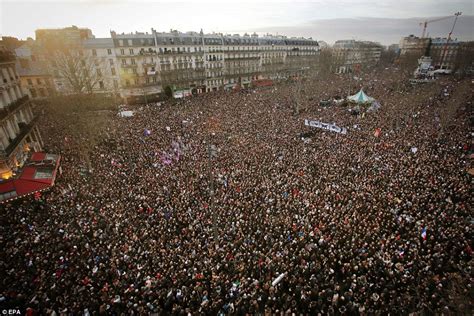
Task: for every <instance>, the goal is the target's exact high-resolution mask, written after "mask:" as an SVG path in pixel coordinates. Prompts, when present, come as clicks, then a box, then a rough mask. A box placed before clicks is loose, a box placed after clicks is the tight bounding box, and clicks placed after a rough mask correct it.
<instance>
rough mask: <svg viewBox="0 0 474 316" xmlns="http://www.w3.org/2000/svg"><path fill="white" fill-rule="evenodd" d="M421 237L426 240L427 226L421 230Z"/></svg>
mask: <svg viewBox="0 0 474 316" xmlns="http://www.w3.org/2000/svg"><path fill="white" fill-rule="evenodd" d="M421 238H423V240H426V227H424V228H423V229H422V230H421Z"/></svg>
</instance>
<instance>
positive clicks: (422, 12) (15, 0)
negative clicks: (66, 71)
mask: <svg viewBox="0 0 474 316" xmlns="http://www.w3.org/2000/svg"><path fill="white" fill-rule="evenodd" d="M457 11H461V12H463V15H462V16H461V17H460V18H459V20H458V23H457V25H456V30H458V29H459V32H458V36H459V37H460V38H461V39H468V40H469V39H472V36H473V35H472V34H474V19H473V18H472V16H474V0H445V1H441V0H396V1H394V0H374V1H366V0H313V1H299V0H293V1H290V0H280V1H279V0H273V1H270V0H219V1H218V0H202V1H199V0H196V1H190V0H187V1H182V2H180V1H171V0H158V1H151V0H119V1H112V0H94V1H93V0H62V1H52V0H30V1H22V0H0V35H1V36H15V37H18V38H21V39H26V38H27V37H32V38H34V31H35V30H36V29H38V28H59V27H66V26H70V25H76V26H78V27H88V28H90V29H92V32H93V34H94V35H95V36H96V37H110V30H114V31H116V32H117V33H122V32H125V33H129V32H135V31H139V32H150V30H151V28H154V29H156V30H157V31H162V32H164V31H169V30H170V29H176V30H179V31H183V32H186V31H199V30H200V29H201V28H202V29H203V30H204V32H206V33H211V32H223V33H241V34H242V33H244V32H249V33H251V32H253V31H257V33H259V34H262V33H266V32H271V33H273V34H275V33H276V32H278V33H279V34H282V35H290V36H305V37H313V38H314V39H317V40H324V41H326V42H329V43H333V42H334V41H335V40H337V39H348V38H355V39H364V40H375V41H379V42H381V43H382V44H390V43H395V42H398V40H399V39H400V37H402V36H406V35H409V34H416V35H419V34H421V27H420V26H419V25H418V23H419V22H422V21H424V20H425V19H426V17H440V16H449V15H453V14H454V12H457ZM410 18H415V19H410ZM453 21H454V19H449V20H447V21H443V22H437V23H433V24H431V25H429V27H428V31H430V28H431V29H432V30H433V31H434V33H432V34H433V35H439V36H446V35H447V33H448V32H449V30H450V27H451V26H452V22H453ZM437 29H439V30H438V31H435V30H437ZM436 32H438V33H439V34H435V33H436ZM443 34H444V35H443Z"/></svg>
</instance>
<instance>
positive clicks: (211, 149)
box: [207, 133, 217, 240]
mask: <svg viewBox="0 0 474 316" xmlns="http://www.w3.org/2000/svg"><path fill="white" fill-rule="evenodd" d="M213 134H214V133H213ZM207 154H208V162H209V165H208V169H209V170H208V172H209V182H210V184H209V185H210V201H209V211H210V212H211V213H212V229H213V231H214V238H215V240H217V223H216V213H215V212H214V211H213V204H214V177H213V175H212V158H215V157H217V148H216V146H215V145H211V142H210V141H209V142H208V144H207Z"/></svg>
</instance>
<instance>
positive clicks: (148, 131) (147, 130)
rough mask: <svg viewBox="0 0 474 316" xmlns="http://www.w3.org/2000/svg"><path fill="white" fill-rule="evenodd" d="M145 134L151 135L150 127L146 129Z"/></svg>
mask: <svg viewBox="0 0 474 316" xmlns="http://www.w3.org/2000/svg"><path fill="white" fill-rule="evenodd" d="M143 135H145V136H150V135H151V131H150V130H149V129H146V128H145V130H144V131H143Z"/></svg>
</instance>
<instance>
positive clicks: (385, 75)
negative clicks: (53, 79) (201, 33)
mask: <svg viewBox="0 0 474 316" xmlns="http://www.w3.org/2000/svg"><path fill="white" fill-rule="evenodd" d="M392 72H393V70H392V69H386V70H384V71H382V72H379V73H370V74H367V75H366V76H361V78H360V81H357V80H351V81H348V79H347V78H344V77H337V76H334V77H332V78H331V79H329V80H325V81H321V80H312V81H309V80H308V81H306V82H304V83H302V85H303V89H302V88H301V87H297V85H298V84H295V83H285V84H280V85H276V86H273V87H267V88H262V89H257V90H246V91H240V92H222V91H219V92H212V93H208V94H204V95H199V96H195V97H191V98H188V99H185V100H180V101H178V102H177V103H173V104H168V103H166V102H165V103H164V104H161V105H158V104H151V105H148V106H141V107H132V108H130V109H131V110H133V111H134V116H133V117H128V118H126V117H119V116H117V115H116V113H114V115H112V114H109V119H108V120H107V123H106V125H105V126H102V130H101V131H100V141H99V142H98V143H96V144H94V147H93V150H91V151H90V157H89V161H88V162H87V163H86V162H85V161H84V159H83V155H81V154H80V152H79V151H80V150H79V149H84V146H82V145H81V143H82V142H88V139H87V138H81V137H78V136H77V133H76V134H71V133H70V130H71V126H72V128H74V122H73V120H71V121H65V120H63V119H61V120H58V119H57V118H56V117H55V116H54V115H51V114H48V113H46V114H45V115H44V116H43V117H42V119H41V120H42V126H43V130H42V133H43V140H44V142H45V148H46V149H47V151H48V152H51V153H57V154H61V156H62V170H63V173H62V175H61V176H59V177H58V179H57V183H56V185H55V186H54V187H53V188H52V189H51V190H50V191H49V192H47V193H44V195H43V200H42V201H34V200H33V198H27V199H24V200H20V201H16V202H13V203H9V204H7V205H4V206H2V208H3V209H4V210H3V211H2V217H3V219H2V222H3V224H2V244H3V246H2V247H3V255H2V258H1V265H2V271H5V275H4V277H2V292H1V301H2V303H9V304H13V305H15V304H17V305H18V306H24V307H28V308H29V312H31V313H33V314H34V313H40V314H46V315H79V314H83V315H98V314H100V315H104V314H109V315H144V314H146V315H147V314H156V315H191V314H192V315H195V314H206V315H227V314H229V315H254V314H260V315H280V314H285V315H287V314H288V315H292V314H293V313H294V314H295V315H300V314H303V315H318V314H321V315H326V314H331V315H332V314H338V315H352V314H360V315H365V314H367V315H370V314H376V313H379V314H388V313H391V314H409V313H413V312H415V313H416V312H420V313H421V312H424V313H428V314H432V313H440V314H452V313H458V312H466V311H469V310H472V305H471V302H470V300H469V297H470V295H471V293H472V288H471V280H472V279H471V273H472V270H471V263H472V261H471V258H472V248H471V246H472V222H471V213H470V212H471V208H470V206H471V204H470V202H471V201H472V197H471V195H470V193H471V190H470V189H471V187H470V184H471V182H472V178H471V177H472V176H471V175H469V174H468V172H467V170H468V169H469V168H470V167H472V166H471V160H470V158H471V157H472V156H470V155H471V154H472V149H473V146H472V137H471V136H472V135H471V134H470V133H471V128H472V126H471V125H470V123H471V122H470V121H469V118H470V115H472V104H471V102H472V99H473V95H472V83H471V82H470V81H454V80H451V79H443V80H439V81H437V82H435V83H431V84H429V85H425V86H417V87H413V88H410V87H408V86H402V85H400V83H399V82H398V81H397V79H395V78H397V76H396V74H395V75H394V74H393V73H392ZM349 84H352V87H351V92H352V93H355V92H357V88H358V87H360V86H362V85H363V86H364V89H365V92H366V93H368V94H369V95H371V96H373V97H375V98H376V99H377V100H378V101H379V102H380V103H381V105H382V106H381V108H380V109H379V110H378V111H374V112H371V113H369V112H367V113H364V114H361V115H352V114H351V113H350V112H349V111H348V106H330V107H321V106H319V100H321V99H324V100H325V99H328V98H329V97H333V96H336V95H338V96H344V95H347V91H348V89H349ZM295 103H298V106H297V108H296V110H295ZM102 115H105V114H103V113H102ZM306 118H307V119H318V120H320V121H322V122H328V123H335V124H337V125H338V126H342V127H346V128H347V134H338V133H334V132H330V131H324V130H320V129H311V128H309V127H306V126H304V124H303V123H304V119H306ZM98 133H99V132H98ZM302 135H304V136H302Z"/></svg>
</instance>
